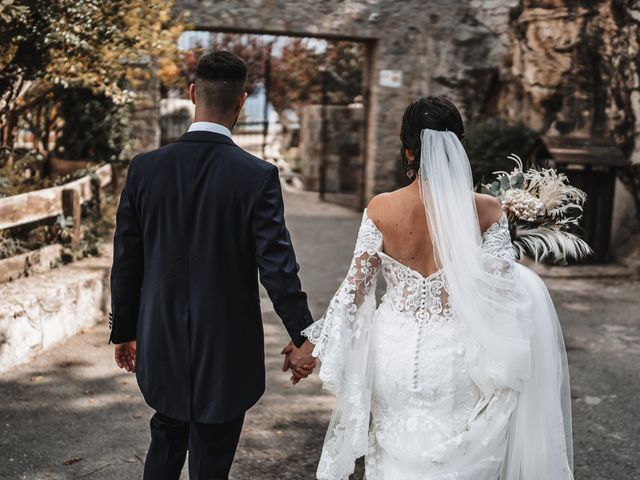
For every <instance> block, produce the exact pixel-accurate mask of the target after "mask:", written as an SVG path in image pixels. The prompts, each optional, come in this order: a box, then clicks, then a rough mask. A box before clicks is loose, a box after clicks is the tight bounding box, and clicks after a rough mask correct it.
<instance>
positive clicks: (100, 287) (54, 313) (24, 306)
mask: <svg viewBox="0 0 640 480" xmlns="http://www.w3.org/2000/svg"><path fill="white" fill-rule="evenodd" d="M110 264H111V261H110V252H105V256H102V257H95V258H88V259H85V260H81V261H78V262H74V263H72V264H69V265H66V266H63V267H60V268H56V269H53V270H50V271H48V272H45V273H41V274H38V275H33V276H30V277H26V278H21V279H18V280H14V281H12V282H8V283H3V284H0V373H2V372H3V371H7V370H8V369H10V368H11V367H13V366H15V365H18V364H19V363H21V362H24V361H27V360H29V359H30V358H31V357H32V356H33V355H36V354H38V353H40V352H42V351H43V350H46V349H48V348H50V347H51V346H53V345H55V344H56V343H57V342H59V341H61V340H63V339H65V338H68V337H71V336H72V335H75V334H76V333H78V332H79V331H81V330H82V329H83V328H88V327H91V326H93V325H95V324H96V323H97V322H99V321H105V322H106V318H107V312H108V310H109V307H108V302H109V281H108V278H109V267H110ZM104 341H105V343H106V342H107V338H105V339H104Z"/></svg>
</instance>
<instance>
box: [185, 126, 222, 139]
mask: <svg viewBox="0 0 640 480" xmlns="http://www.w3.org/2000/svg"><path fill="white" fill-rule="evenodd" d="M187 131H188V132H195V131H205V132H211V133H219V134H220V135H224V136H225V137H229V138H231V130H229V129H228V128H227V127H225V126H224V125H220V124H219V123H213V122H193V123H192V124H191V126H190V127H189V130H187Z"/></svg>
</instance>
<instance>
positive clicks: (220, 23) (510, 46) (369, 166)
mask: <svg viewBox="0 0 640 480" xmlns="http://www.w3.org/2000/svg"><path fill="white" fill-rule="evenodd" d="M634 5H636V6H635V7H634ZM176 9H177V10H178V11H180V12H184V13H186V14H187V17H186V19H187V21H188V22H189V23H191V25H192V26H193V27H192V28H194V29H201V30H213V31H225V32H245V33H259V34H273V35H298V36H308V37H320V38H335V39H347V40H354V41H361V42H363V43H365V44H366V46H367V49H366V51H367V58H366V62H365V63H366V72H365V77H366V79H367V80H366V87H367V97H366V99H365V105H366V111H365V117H366V121H365V140H366V141H365V142H364V144H365V145H366V155H365V160H364V161H365V167H364V170H365V185H366V191H365V197H370V196H371V195H373V194H374V193H376V192H378V191H382V190H385V189H389V188H393V187H394V186H395V185H396V184H397V179H398V175H397V172H398V168H399V167H398V162H399V158H398V157H399V146H400V145H399V140H398V133H399V128H400V118H401V115H402V112H403V109H404V108H405V106H406V105H407V103H408V102H409V101H411V99H412V98H414V97H415V96H416V95H419V94H431V95H433V94H447V95H449V96H450V97H451V98H452V99H453V100H454V101H455V103H456V104H457V105H458V106H459V107H460V108H461V110H462V111H463V114H464V116H465V117H466V119H467V120H469V119H471V118H474V117H476V116H478V115H493V116H497V117H500V118H503V119H508V120H511V121H524V122H525V123H526V124H528V125H529V126H531V127H533V128H535V129H538V130H540V131H541V132H542V133H550V134H558V135H573V136H576V135H577V136H590V135H598V136H601V137H608V138H611V139H613V140H614V141H615V142H616V143H618V144H619V145H620V146H621V147H622V149H623V151H624V153H625V154H626V155H628V156H629V158H630V159H632V160H633V161H634V162H638V163H640V80H639V76H638V68H639V65H640V62H639V61H638V45H639V43H640V42H639V25H640V6H637V4H636V3H635V2H631V1H617V0H595V1H575V0H545V1H542V0H466V1H462V0H432V1H428V2H427V1H424V0H403V1H397V0H325V1H322V2H319V1H318V2H312V1H304V0H232V1H225V2H220V1H216V0H176ZM618 190H619V191H620V192H622V193H621V195H622V196H621V197H619V198H618V199H617V200H616V201H617V202H618V203H619V204H620V205H621V206H620V207H619V208H618V211H619V212H622V217H621V218H620V219H619V220H618V224H620V225H622V224H624V223H625V221H626V218H625V214H626V213H625V212H631V211H632V208H631V201H630V199H629V198H627V197H628V196H627V197H625V194H624V190H623V189H622V188H618ZM625 205H627V206H628V207H629V208H627V207H626V206H625Z"/></svg>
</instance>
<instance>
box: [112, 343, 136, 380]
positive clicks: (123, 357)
mask: <svg viewBox="0 0 640 480" xmlns="http://www.w3.org/2000/svg"><path fill="white" fill-rule="evenodd" d="M116 365H118V367H120V368H124V369H125V370H126V371H127V372H135V371H136V341H135V340H132V341H131V342H125V343H119V344H117V345H116Z"/></svg>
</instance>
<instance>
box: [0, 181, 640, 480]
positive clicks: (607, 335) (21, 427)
mask: <svg viewBox="0 0 640 480" xmlns="http://www.w3.org/2000/svg"><path fill="white" fill-rule="evenodd" d="M287 209H288V210H287V213H288V215H287V218H288V222H289V226H290V229H291V231H292V236H293V240H294V244H295V245H296V248H297V252H298V257H299V260H300V263H301V266H302V280H303V283H304V285H305V288H306V289H307V290H308V292H309V295H310V298H311V308H312V310H313V313H314V315H316V316H317V315H319V314H321V313H322V311H323V309H324V308H325V306H326V303H327V301H328V299H329V298H330V296H331V295H332V293H333V291H334V290H335V288H336V286H337V285H338V283H339V282H340V281H341V279H342V276H343V275H344V273H345V271H346V269H347V266H348V262H349V259H350V257H351V251H352V249H353V243H354V240H355V235H356V232H357V228H358V224H359V218H360V217H359V215H358V214H355V213H353V212H350V211H347V210H344V209H341V208H338V207H335V206H331V205H322V204H318V203H317V202H316V201H315V199H314V197H313V196H312V195H310V194H302V195H299V194H296V195H288V196H287ZM548 284H549V286H550V287H551V288H552V292H553V295H554V298H555V299H556V302H557V306H558V307H559V311H560V315H561V318H562V321H563V325H564V328H565V334H566V337H567V343H568V346H569V348H570V352H569V355H570V363H571V372H572V376H573V389H572V390H573V394H574V425H575V438H576V479H577V480H605V479H616V480H628V479H636V478H640V473H639V470H638V469H639V468H640V461H639V460H638V448H639V442H640V432H639V431H638V428H639V427H638V412H639V411H640V408H639V407H640V404H639V401H638V394H639V393H640V385H639V380H640V374H639V371H640V370H639V369H638V365H640V331H639V327H640V320H639V319H638V312H639V311H640V308H639V307H640V285H638V284H637V283H636V284H633V283H630V282H627V281H625V282H618V281H612V280H609V281H597V280H589V281H585V280H550V281H548ZM264 306H265V333H266V343H267V353H268V358H267V362H268V370H269V373H268V389H267V393H266V395H265V396H264V397H263V399H262V400H261V401H260V403H259V404H258V405H257V406H256V407H255V408H253V409H252V410H251V411H250V412H249V414H248V417H247V422H246V425H245V429H244V433H243V437H242V440H241V444H240V447H239V450H238V455H237V460H236V463H235V466H234V469H233V471H232V479H233V480H249V479H251V480H253V479H261V480H262V479H264V480H276V479H278V480H286V479H292V480H293V479H295V480H303V479H312V478H313V472H314V470H315V464H316V461H317V459H318V456H319V451H320V446H321V444H322V440H323V437H324V429H325V427H326V424H327V422H328V419H329V415H330V411H331V405H332V398H331V396H330V395H328V394H327V393H326V392H323V391H322V389H321V386H320V384H319V382H318V379H317V377H314V378H311V379H310V380H308V381H306V382H303V383H302V384H300V385H298V386H297V387H292V386H291V385H290V384H289V383H288V376H287V375H286V374H283V373H281V372H280V371H279V367H280V358H279V357H280V356H279V354H278V352H279V350H280V348H281V347H282V345H284V344H285V343H286V341H287V338H286V334H285V332H284V329H283V328H282V327H281V325H280V323H279V321H278V319H277V318H276V317H275V315H274V314H273V312H272V309H271V307H270V305H269V304H268V302H267V301H265V302H264ZM106 338H107V329H106V327H105V326H104V325H100V326H97V327H94V328H92V329H90V330H87V331H85V332H83V333H82V334H79V335H77V336H75V337H73V338H71V339H69V340H68V341H65V342H64V343H61V344H59V345H58V346H57V347H55V348H54V349H53V350H50V351H49V352H47V353H45V354H43V355H40V356H39V357H37V358H35V359H34V360H33V361H32V362H30V363H29V364H27V365H23V366H21V367H19V368H17V369H15V370H14V371H13V372H11V373H9V374H5V375H3V376H2V377H0V478H1V479H12V480H13V479H28V480H40V479H52V480H53V479H55V480H57V479H84V478H86V479H91V480H97V479H105V480H106V479H108V480H116V479H117V480H122V479H127V480H129V479H132V480H135V479H138V478H141V472H142V462H143V460H144V456H145V452H146V448H147V442H148V431H147V425H148V419H149V417H150V415H151V411H150V410H149V408H148V407H146V405H145V404H144V402H143V401H142V399H141V397H140V394H139V392H138V389H137V386H136V384H135V379H134V377H133V376H131V375H128V374H126V373H123V372H121V371H119V370H118V369H116V368H115V366H114V365H113V362H112V359H111V357H112V348H111V347H108V346H107V345H106V344H105V341H106ZM354 477H355V478H357V479H361V475H360V474H358V475H356V476H354ZM183 478H184V479H186V478H188V477H187V475H186V473H185V474H184V475H183Z"/></svg>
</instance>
